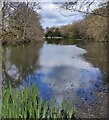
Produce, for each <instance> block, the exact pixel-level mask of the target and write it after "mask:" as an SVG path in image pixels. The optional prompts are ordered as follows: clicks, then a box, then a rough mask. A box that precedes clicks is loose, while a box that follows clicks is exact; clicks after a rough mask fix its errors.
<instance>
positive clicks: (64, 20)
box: [38, 2, 82, 28]
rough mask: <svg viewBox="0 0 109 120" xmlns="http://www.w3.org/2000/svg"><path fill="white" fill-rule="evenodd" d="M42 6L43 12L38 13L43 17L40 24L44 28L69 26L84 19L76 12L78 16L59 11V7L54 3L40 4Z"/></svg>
mask: <svg viewBox="0 0 109 120" xmlns="http://www.w3.org/2000/svg"><path fill="white" fill-rule="evenodd" d="M40 6H41V10H38V13H39V15H40V16H41V21H40V22H41V25H42V27H43V28H46V27H53V26H55V27H57V26H62V25H67V24H71V23H72V22H74V21H77V20H79V19H82V14H80V13H79V14H78V13H76V12H75V14H76V15H71V14H72V13H71V12H68V11H65V10H62V9H59V6H58V5H56V4H54V3H52V2H48V3H40ZM70 15H71V16H70Z"/></svg>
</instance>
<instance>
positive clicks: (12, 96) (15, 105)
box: [1, 85, 75, 119]
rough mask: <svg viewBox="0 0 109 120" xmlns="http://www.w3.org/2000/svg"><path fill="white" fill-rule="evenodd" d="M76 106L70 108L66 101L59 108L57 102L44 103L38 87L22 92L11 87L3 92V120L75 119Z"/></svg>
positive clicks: (25, 89)
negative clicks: (29, 119)
mask: <svg viewBox="0 0 109 120" xmlns="http://www.w3.org/2000/svg"><path fill="white" fill-rule="evenodd" d="M74 116H75V105H74V104H72V106H71V107H70V108H69V107H67V102H66V101H65V100H64V101H63V103H62V105H61V106H57V105H56V102H55V100H52V101H51V102H50V101H49V102H48V101H43V100H42V99H41V98H39V92H38V87H34V86H33V85H32V87H31V88H24V89H22V90H20V91H18V90H17V89H12V87H11V86H9V87H8V88H7V89H5V90H3V104H2V111H1V117H2V118H40V119H43V118H50V119H51V118H74Z"/></svg>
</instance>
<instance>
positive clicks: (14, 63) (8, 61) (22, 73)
mask: <svg viewBox="0 0 109 120" xmlns="http://www.w3.org/2000/svg"><path fill="white" fill-rule="evenodd" d="M41 47H42V45H41V44H37V45H34V44H30V45H26V46H24V45H21V46H10V47H4V48H3V64H2V68H3V70H4V71H3V75H4V78H3V79H4V80H5V81H4V82H6V83H8V82H9V80H10V82H11V83H12V84H15V85H17V84H19V83H20V82H21V81H22V80H23V79H24V78H25V77H26V76H27V75H28V74H30V73H33V72H34V71H35V70H37V69H38V68H39V64H38V62H39V61H38V58H39V50H40V48H41Z"/></svg>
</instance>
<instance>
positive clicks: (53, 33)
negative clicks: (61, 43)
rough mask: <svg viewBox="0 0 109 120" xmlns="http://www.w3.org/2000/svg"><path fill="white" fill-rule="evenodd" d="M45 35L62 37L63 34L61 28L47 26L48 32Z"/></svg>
mask: <svg viewBox="0 0 109 120" xmlns="http://www.w3.org/2000/svg"><path fill="white" fill-rule="evenodd" d="M45 37H46V38H47V37H51V38H52V37H62V34H61V32H60V30H59V28H54V27H52V28H47V30H46V33H45Z"/></svg>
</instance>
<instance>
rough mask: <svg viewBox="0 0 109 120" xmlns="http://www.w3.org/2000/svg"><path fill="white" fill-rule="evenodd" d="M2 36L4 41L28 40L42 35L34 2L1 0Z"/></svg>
mask: <svg viewBox="0 0 109 120" xmlns="http://www.w3.org/2000/svg"><path fill="white" fill-rule="evenodd" d="M3 3H4V4H3V7H2V11H4V12H3V16H2V18H3V19H2V37H3V41H6V42H16V41H18V42H20V41H21V42H22V41H23V40H25V42H28V41H30V40H37V38H39V37H42V34H43V30H42V27H41V24H40V22H39V21H40V17H39V15H38V13H37V12H36V10H35V8H36V7H37V4H35V3H34V2H31V3H30V2H13V3H11V2H9V3H8V2H7V3H5V2H3Z"/></svg>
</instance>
